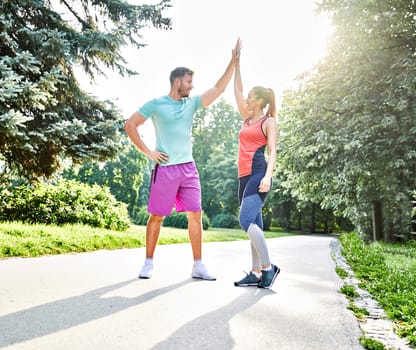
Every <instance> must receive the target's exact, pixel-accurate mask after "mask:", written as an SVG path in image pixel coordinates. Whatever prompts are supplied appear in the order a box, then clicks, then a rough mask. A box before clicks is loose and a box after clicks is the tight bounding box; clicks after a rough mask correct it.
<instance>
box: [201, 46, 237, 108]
mask: <svg viewBox="0 0 416 350" xmlns="http://www.w3.org/2000/svg"><path fill="white" fill-rule="evenodd" d="M239 42H240V41H239V40H237V44H236V46H235V48H234V49H233V50H232V56H231V60H230V63H228V66H227V68H226V70H225V72H224V74H223V75H222V76H221V78H220V79H219V80H218V81H217V83H216V84H215V85H214V87H212V88H211V89H209V90H208V91H206V92H204V93H203V94H202V95H201V102H202V106H203V107H208V106H209V105H210V104H211V103H212V102H214V101H215V100H216V99H217V98H218V97H219V96H220V95H221V94H222V93H223V92H224V90H225V88H226V87H227V85H228V83H229V82H230V80H231V77H232V76H233V72H234V68H235V61H236V50H237V46H238V45H239Z"/></svg>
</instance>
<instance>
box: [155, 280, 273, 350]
mask: <svg viewBox="0 0 416 350" xmlns="http://www.w3.org/2000/svg"><path fill="white" fill-rule="evenodd" d="M244 290H245V292H244V293H243V294H242V295H241V296H239V297H238V298H235V299H234V300H233V301H232V302H231V303H229V304H228V305H227V306H225V307H222V308H219V309H217V310H215V311H212V312H209V313H207V314H205V315H203V316H201V317H199V318H196V319H194V320H192V321H190V322H188V323H186V324H185V325H183V326H182V327H180V328H179V329H178V330H177V331H176V332H174V333H173V334H172V335H171V336H169V338H167V339H165V340H164V341H162V342H160V343H158V344H156V345H155V346H154V347H152V350H163V349H191V348H192V349H233V348H234V340H233V338H232V336H231V329H230V320H231V319H232V318H233V317H234V316H235V315H236V314H238V313H240V312H242V311H244V310H246V309H248V308H249V307H251V306H253V305H254V304H255V303H257V302H258V301H259V300H260V299H261V298H263V297H265V296H267V295H273V294H276V292H274V291H273V290H272V289H258V288H251V287H248V288H244Z"/></svg>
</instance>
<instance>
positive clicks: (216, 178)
mask: <svg viewBox="0 0 416 350" xmlns="http://www.w3.org/2000/svg"><path fill="white" fill-rule="evenodd" d="M240 127H241V117H240V115H239V114H238V113H237V112H236V111H235V110H234V108H233V107H232V106H231V105H229V104H228V103H226V102H225V101H224V100H220V101H219V102H218V103H216V104H214V105H212V106H211V107H210V108H208V109H204V110H202V111H200V112H198V113H197V115H196V116H195V121H194V128H193V132H192V137H193V154H194V158H195V162H196V165H197V167H198V171H199V175H200V179H201V190H202V207H203V209H204V211H205V213H206V214H207V215H208V217H209V218H210V219H212V218H213V217H214V216H215V215H217V214H220V213H229V214H236V211H237V208H238V200H237V186H238V180H237V149H238V148H237V146H238V132H239V130H240Z"/></svg>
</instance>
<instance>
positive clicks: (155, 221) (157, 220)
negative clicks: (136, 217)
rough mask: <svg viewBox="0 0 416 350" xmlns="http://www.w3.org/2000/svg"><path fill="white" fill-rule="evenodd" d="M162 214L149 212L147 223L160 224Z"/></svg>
mask: <svg viewBox="0 0 416 350" xmlns="http://www.w3.org/2000/svg"><path fill="white" fill-rule="evenodd" d="M163 218H164V216H161V215H155V214H150V216H149V220H148V221H147V223H148V224H162V221H163Z"/></svg>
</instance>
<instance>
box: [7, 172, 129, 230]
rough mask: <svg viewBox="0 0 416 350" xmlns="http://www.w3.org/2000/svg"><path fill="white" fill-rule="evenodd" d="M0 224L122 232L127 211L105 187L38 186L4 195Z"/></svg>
mask: <svg viewBox="0 0 416 350" xmlns="http://www.w3.org/2000/svg"><path fill="white" fill-rule="evenodd" d="M1 204H2V205H1V207H0V220H3V221H21V222H26V223H32V224H35V223H43V224H54V225H63V224H67V223H71V224H75V223H82V224H87V225H90V226H94V227H100V228H108V229H113V230H120V231H122V230H126V229H127V228H128V227H129V225H130V222H129V218H128V214H127V207H126V205H125V204H124V203H121V202H118V201H117V200H116V199H115V198H114V196H113V195H112V194H111V193H110V191H109V189H108V188H107V187H100V186H98V185H92V186H91V185H87V184H83V183H80V182H77V181H74V180H60V181H59V182H57V183H56V184H47V183H38V184H36V185H34V186H19V187H16V188H14V189H12V190H11V191H5V193H4V195H3V199H2V203H1Z"/></svg>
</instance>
